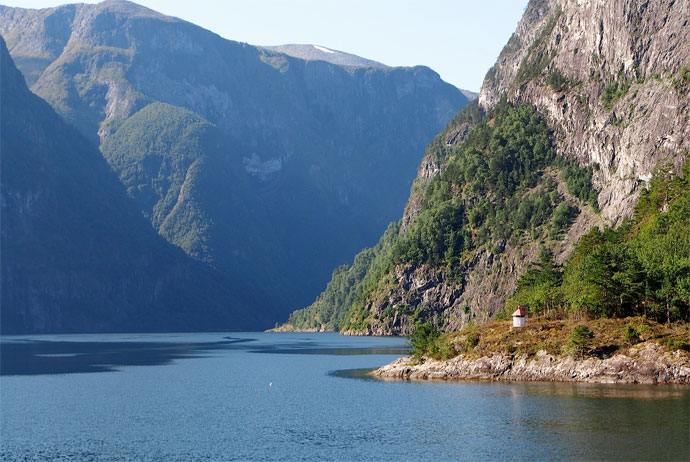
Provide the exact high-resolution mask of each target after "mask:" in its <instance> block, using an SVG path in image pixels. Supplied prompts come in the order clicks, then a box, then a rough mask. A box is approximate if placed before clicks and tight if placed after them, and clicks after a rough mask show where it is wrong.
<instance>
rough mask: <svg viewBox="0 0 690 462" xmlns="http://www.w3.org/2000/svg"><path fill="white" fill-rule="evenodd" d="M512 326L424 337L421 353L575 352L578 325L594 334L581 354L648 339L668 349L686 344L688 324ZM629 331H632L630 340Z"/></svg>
mask: <svg viewBox="0 0 690 462" xmlns="http://www.w3.org/2000/svg"><path fill="white" fill-rule="evenodd" d="M511 325H512V320H497V321H493V322H490V323H488V324H484V325H482V326H471V327H467V328H465V329H463V330H461V331H459V332H453V333H450V334H445V335H442V336H440V337H438V338H436V339H435V340H434V341H430V342H428V343H427V345H428V346H429V347H428V348H427V349H426V350H425V351H424V352H423V354H427V355H429V356H431V357H433V358H435V359H447V358H448V357H453V356H456V355H458V354H460V353H463V354H465V355H466V356H468V357H470V358H479V357H482V356H492V355H495V354H506V353H507V354H514V355H516V356H527V357H531V356H534V355H535V354H536V353H537V352H538V351H540V350H544V351H546V352H547V353H549V354H552V355H566V354H574V353H575V352H576V351H575V350H574V348H573V334H574V333H575V332H576V329H579V330H582V331H584V327H586V328H587V329H588V330H589V331H590V332H592V334H593V337H592V338H588V339H587V342H586V343H585V344H584V346H582V347H579V349H578V351H579V352H581V353H582V355H583V356H584V357H593V356H594V357H602V358H603V357H607V356H609V355H611V354H613V353H614V352H625V351H627V349H629V348H630V347H631V346H633V345H636V344H639V343H641V342H650V341H651V342H655V343H658V344H659V345H661V346H663V347H664V348H667V349H669V350H677V349H684V350H688V349H690V346H688V338H690V325H689V324H684V323H678V324H673V325H671V326H665V325H662V324H659V323H656V322H654V321H651V320H649V319H647V318H645V317H643V316H637V317H631V318H617V319H614V318H601V319H594V320H589V321H568V320H548V319H538V318H530V319H529V320H528V322H527V326H526V327H524V328H520V329H511ZM580 326H582V327H580ZM631 330H633V331H634V341H632V342H631V337H630V335H631V334H630V331H631Z"/></svg>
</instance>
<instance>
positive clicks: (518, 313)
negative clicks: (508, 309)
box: [513, 306, 527, 318]
mask: <svg viewBox="0 0 690 462" xmlns="http://www.w3.org/2000/svg"><path fill="white" fill-rule="evenodd" d="M526 315H527V312H526V311H525V310H524V309H523V308H522V307H521V306H518V309H517V310H515V313H513V317H518V318H524V317H525V316H526Z"/></svg>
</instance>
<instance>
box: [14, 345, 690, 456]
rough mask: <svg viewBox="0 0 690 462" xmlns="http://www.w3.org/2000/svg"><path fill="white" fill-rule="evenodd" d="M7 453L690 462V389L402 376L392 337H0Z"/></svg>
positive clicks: (398, 350)
mask: <svg viewBox="0 0 690 462" xmlns="http://www.w3.org/2000/svg"><path fill="white" fill-rule="evenodd" d="M3 342H4V343H3V344H2V348H1V349H0V353H1V358H0V373H2V377H0V411H1V416H0V424H1V427H0V436H1V438H0V440H1V443H0V444H1V448H0V456H1V458H2V460H54V459H62V460H247V459H260V460H266V459H273V460H360V459H361V460H363V459H370V460H393V459H396V460H458V459H459V460H478V459H484V460H547V459H548V460H688V459H689V458H690V449H689V447H690V438H689V436H688V435H689V433H690V427H689V425H690V424H689V421H690V419H689V414H690V388H689V387H676V386H632V385H631V386H620V385H589V384H562V383H494V382H454V383H451V382H435V383H429V382H398V381H379V380H375V379H372V378H370V376H368V375H367V374H366V371H367V370H369V369H371V368H375V367H377V366H380V365H382V364H384V363H387V362H390V361H391V360H393V359H394V358H396V357H398V356H400V355H402V354H403V352H404V343H405V342H404V340H403V339H396V338H371V337H364V338H362V337H342V336H340V335H337V334H288V333H285V334H263V333H247V334H237V333H232V334H176V335H172V334H169V335H160V334H150V335H71V336H40V337H5V338H3Z"/></svg>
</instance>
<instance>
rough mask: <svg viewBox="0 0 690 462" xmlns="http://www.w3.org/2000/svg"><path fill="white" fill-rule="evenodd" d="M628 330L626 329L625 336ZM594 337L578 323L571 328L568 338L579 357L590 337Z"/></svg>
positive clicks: (585, 327) (588, 343)
mask: <svg viewBox="0 0 690 462" xmlns="http://www.w3.org/2000/svg"><path fill="white" fill-rule="evenodd" d="M627 334H628V331H627V329H626V338H627ZM593 338H594V332H592V330H591V329H590V328H589V327H587V326H585V325H579V326H575V329H573V335H572V336H571V338H570V343H571V344H572V345H573V346H574V347H575V349H576V352H577V353H579V354H580V357H583V356H584V355H585V350H586V349H587V348H588V347H589V345H590V343H591V342H592V339H593Z"/></svg>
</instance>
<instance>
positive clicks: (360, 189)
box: [0, 0, 467, 313]
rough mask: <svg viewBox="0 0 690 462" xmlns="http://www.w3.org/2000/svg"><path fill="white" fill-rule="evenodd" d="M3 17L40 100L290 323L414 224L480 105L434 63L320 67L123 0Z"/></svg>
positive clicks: (192, 248)
mask: <svg viewBox="0 0 690 462" xmlns="http://www.w3.org/2000/svg"><path fill="white" fill-rule="evenodd" d="M0 18H2V20H1V21H0V33H1V34H2V35H3V36H4V37H6V39H7V42H8V47H9V49H10V52H11V53H12V55H13V57H14V58H15V59H16V60H17V62H18V63H19V64H18V65H19V67H20V69H22V70H23V72H24V73H25V75H26V76H27V81H28V82H33V83H32V85H31V89H32V91H34V92H35V93H37V94H38V95H39V96H41V97H43V98H44V99H46V100H47V101H48V102H49V103H50V104H51V105H52V106H53V107H54V108H55V109H56V111H57V112H58V113H60V114H61V115H62V116H63V117H64V118H65V119H66V120H68V121H69V122H70V123H72V124H74V125H75V126H76V127H77V128H78V129H79V130H80V131H81V132H82V133H83V134H84V135H85V136H86V137H88V138H89V139H90V140H91V141H92V142H93V143H94V144H98V145H99V146H100V148H101V151H102V152H103V155H104V156H105V158H106V159H107V160H108V162H109V163H110V164H111V166H112V167H113V168H114V169H115V171H116V172H117V173H118V175H119V176H120V178H121V181H122V182H123V183H124V184H125V186H126V188H127V190H128V192H129V194H130V196H131V197H133V198H134V199H135V200H136V202H137V204H139V206H140V207H141V210H142V211H143V213H144V214H145V215H146V216H147V217H148V218H149V219H150V220H151V222H152V223H153V224H154V226H155V227H156V228H157V230H158V232H159V233H160V234H161V235H163V236H165V237H166V238H167V239H168V240H169V241H170V242H172V243H175V244H177V245H180V246H181V247H182V248H184V249H185V250H186V251H187V252H188V253H189V254H190V255H193V256H194V257H195V258H198V259H200V260H203V261H205V262H208V263H210V264H212V265H214V266H215V267H216V268H219V269H221V270H223V271H225V272H228V273H235V274H237V273H242V274H244V275H247V276H248V277H250V278H251V279H252V280H253V281H254V283H255V284H256V285H258V286H260V287H262V288H265V289H266V290H267V291H269V292H271V293H272V294H275V295H276V296H277V297H278V298H279V299H280V302H279V303H280V306H281V309H282V310H283V312H284V313H287V310H288V309H291V308H294V307H295V306H302V305H304V304H306V303H307V302H308V301H309V300H311V299H313V297H314V296H315V295H316V294H317V293H318V291H319V289H320V288H321V287H322V286H323V284H324V283H325V282H326V281H327V279H328V276H329V275H330V272H331V269H332V268H333V267H334V266H337V265H338V264H341V263H343V262H345V261H346V260H347V259H348V258H349V257H350V256H351V255H352V254H354V253H355V252H356V251H357V250H358V249H361V248H362V247H363V246H364V245H371V244H372V243H374V242H375V241H376V238H377V236H378V235H379V234H380V233H381V232H383V231H384V230H385V228H386V226H387V224H388V222H389V221H391V220H392V219H394V218H395V217H396V216H398V215H399V214H400V211H401V210H402V208H403V206H404V203H405V199H406V197H407V192H408V190H409V185H410V182H411V181H412V180H413V178H414V175H415V168H416V166H417V164H418V162H419V156H420V153H421V152H422V148H423V146H424V144H425V143H426V142H427V141H428V140H429V139H431V137H432V136H433V135H434V133H436V132H437V131H438V130H439V129H440V128H442V127H443V126H444V125H445V124H446V123H447V121H448V119H449V118H450V117H451V116H452V114H454V113H455V112H457V110H458V109H459V108H460V107H462V106H463V105H465V104H466V102H467V99H466V98H465V97H464V96H463V95H462V94H461V93H460V92H459V90H457V89H456V88H454V87H452V86H451V85H449V84H446V83H445V82H443V81H442V80H441V79H440V78H439V76H438V75H437V74H436V73H434V72H433V71H431V70H430V69H428V68H425V67H421V66H420V67H413V68H372V67H366V68H361V67H357V68H356V67H348V66H339V65H335V64H331V63H328V62H324V61H306V60H302V59H297V58H293V57H290V56H287V55H285V54H282V53H277V52H274V51H270V50H267V49H264V48H260V47H254V46H251V45H247V44H242V43H236V42H232V41H229V40H224V39H222V38H220V37H218V36H217V35H215V34H213V33H211V32H209V31H206V30H204V29H201V28H199V27H197V26H194V25H192V24H190V23H187V22H184V21H181V20H179V19H175V18H170V17H166V16H163V15H160V14H158V13H156V12H153V11H151V10H148V9H146V8H143V7H140V6H138V5H135V4H132V3H129V2H124V1H119V0H116V1H107V2H104V3H101V4H98V5H66V6H63V7H58V8H53V9H46V10H24V9H18V8H6V7H0ZM187 123H190V124H192V127H191V128H190V129H189V131H188V132H180V131H179V130H178V129H179V128H180V127H182V126H184V125H185V124H187ZM140 124H141V125H140ZM142 126H146V127H149V128H150V129H151V130H154V132H153V133H154V134H152V133H151V131H148V132H147V133H145V132H144V131H142V130H141V128H140V127H142ZM158 129H160V133H158V132H156V130H158Z"/></svg>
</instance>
